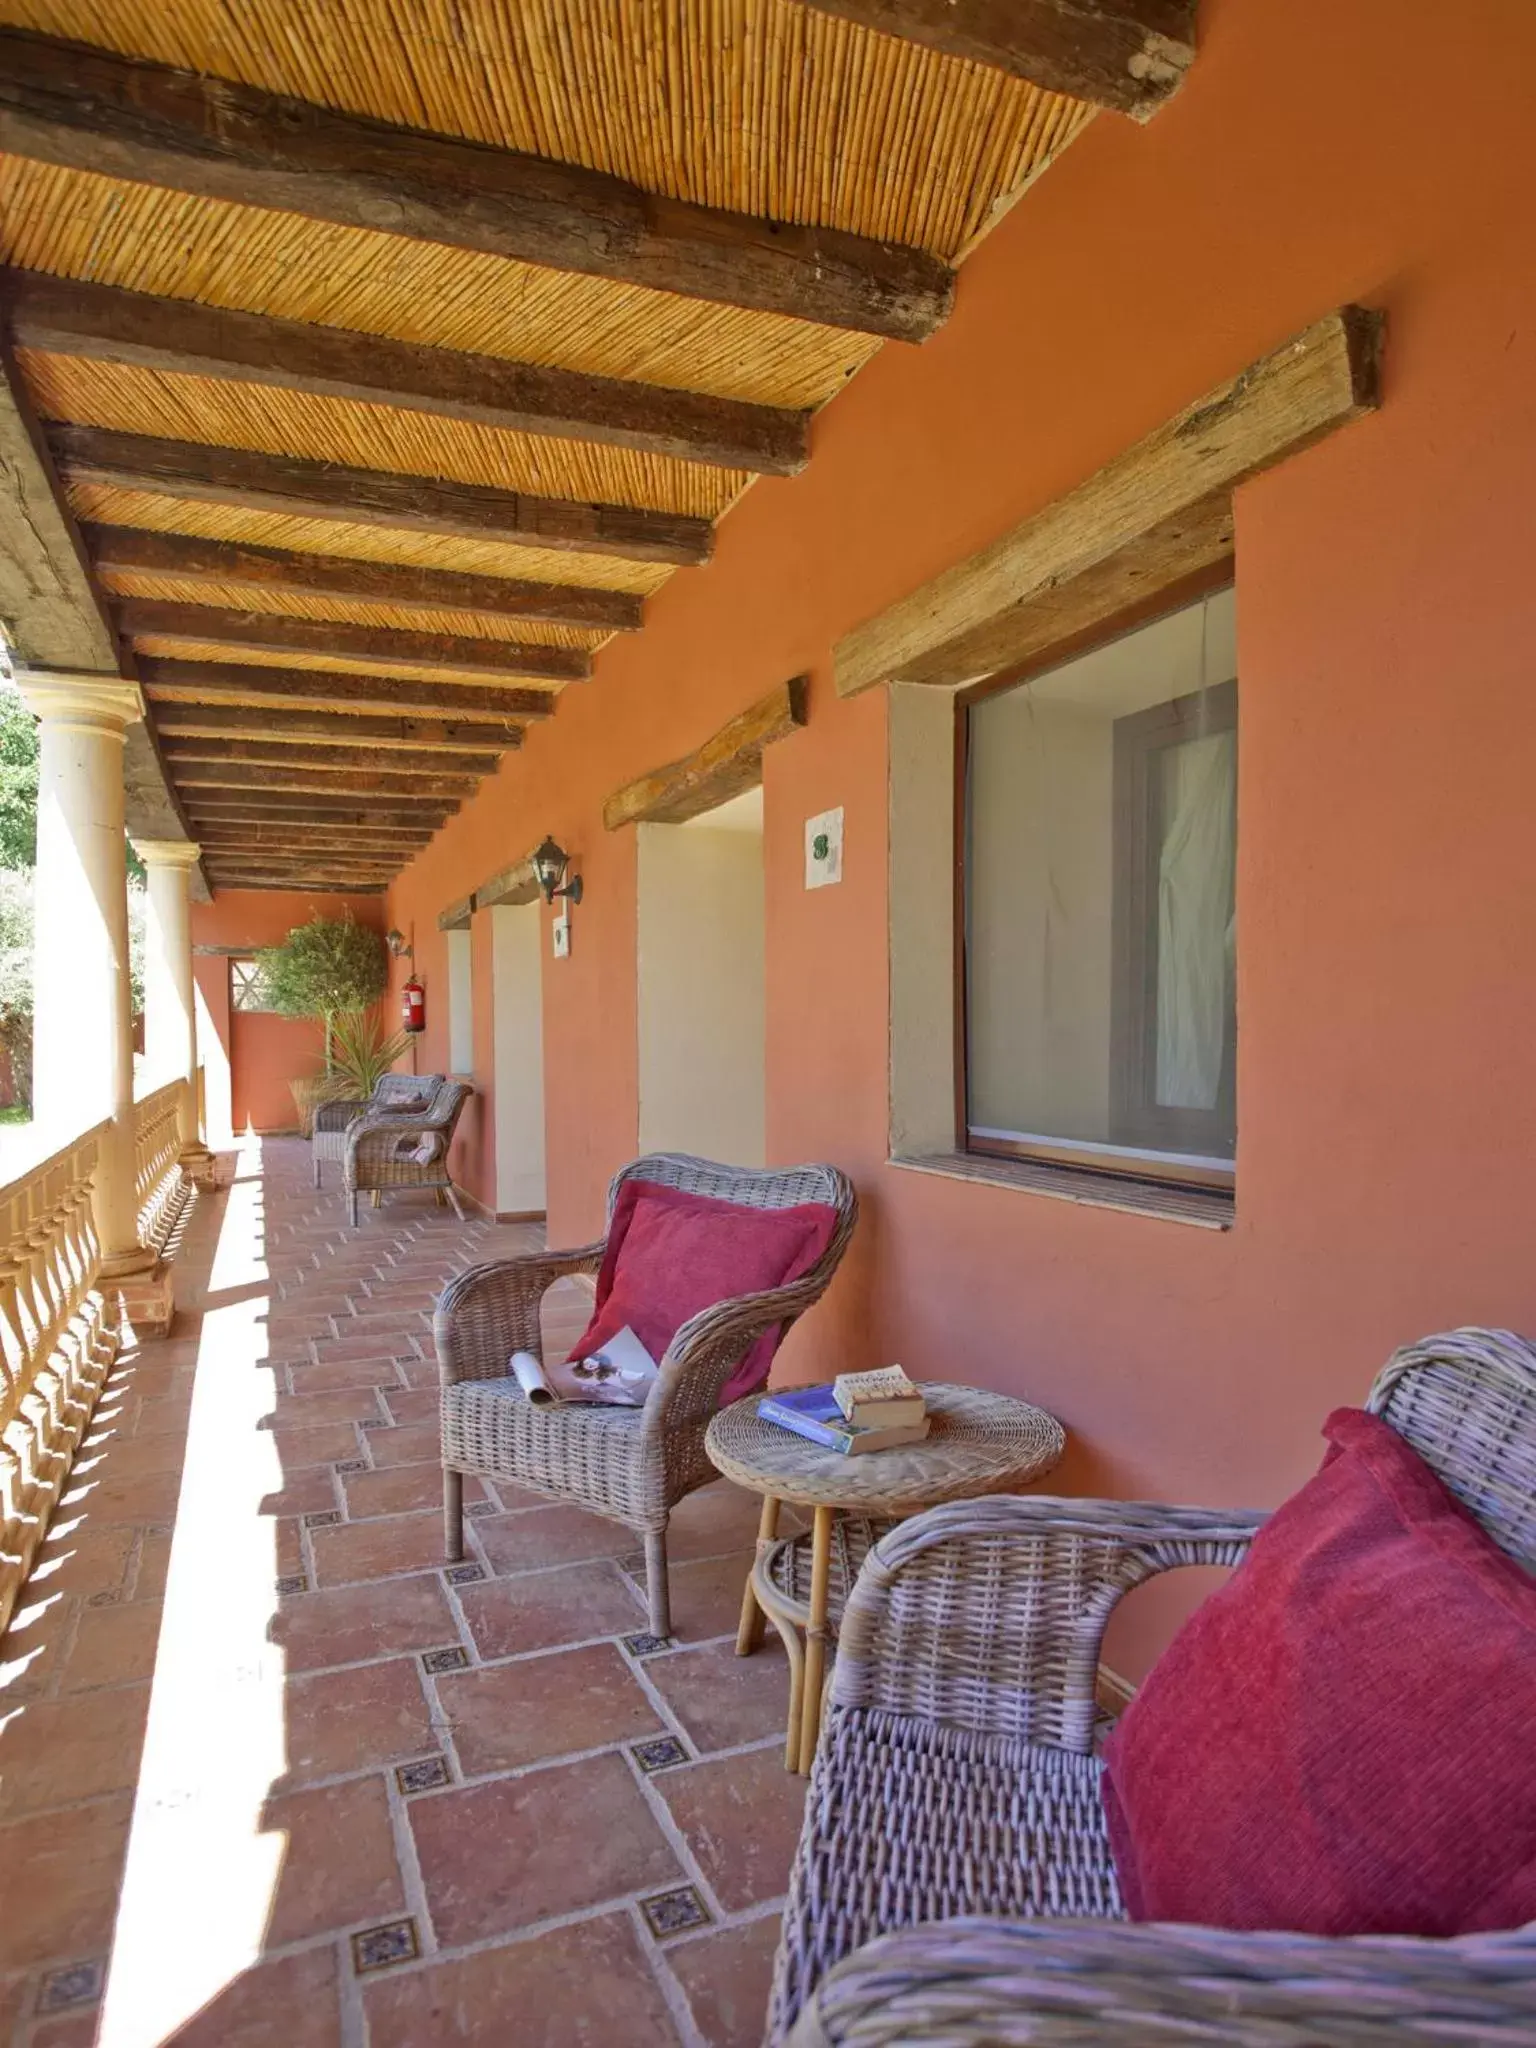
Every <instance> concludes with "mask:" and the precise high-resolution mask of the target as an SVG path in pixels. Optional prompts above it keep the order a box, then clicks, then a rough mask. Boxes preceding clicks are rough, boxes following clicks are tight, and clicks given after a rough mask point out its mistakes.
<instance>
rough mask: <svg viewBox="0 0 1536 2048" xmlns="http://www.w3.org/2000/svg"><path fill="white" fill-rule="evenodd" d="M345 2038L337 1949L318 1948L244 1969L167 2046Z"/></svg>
mask: <svg viewBox="0 0 1536 2048" xmlns="http://www.w3.org/2000/svg"><path fill="white" fill-rule="evenodd" d="M340 2041H341V2008H340V1999H339V1997H338V1992H337V1976H336V1951H335V1950H334V1949H333V1948H318V1949H310V1950H307V1951H306V1952H305V1953H304V1954H303V1955H297V1956H282V1957H279V1958H278V1959H277V1960H276V1961H274V1962H270V1963H258V1964H257V1965H256V1966H255V1968H254V1969H250V1970H245V1971H243V1972H242V1973H241V1975H240V1976H238V1977H236V1978H235V1979H234V1980H233V1982H231V1983H229V1984H227V1985H225V1987H224V1989H223V1990H222V1991H221V1992H220V1993H219V1995H218V1996H217V1998H212V1999H210V2000H209V2001H208V2003H207V2005H205V2006H204V2007H203V2009H202V2011H201V2012H200V2013H198V2014H197V2015H196V2016H195V2017H194V2018H192V2019H189V2020H188V2021H187V2023H186V2025H185V2026H181V2027H178V2028H177V2029H176V2031H175V2033H174V2034H171V2035H169V2036H168V2037H167V2039H166V2040H165V2042H164V2043H163V2044H162V2048H338V2044H339V2043H340ZM422 2048H426V2044H425V2043H423V2044H422Z"/></svg>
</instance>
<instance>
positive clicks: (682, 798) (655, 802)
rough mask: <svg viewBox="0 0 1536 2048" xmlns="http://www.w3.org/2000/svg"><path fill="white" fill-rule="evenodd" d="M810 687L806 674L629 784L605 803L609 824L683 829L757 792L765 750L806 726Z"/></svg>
mask: <svg viewBox="0 0 1536 2048" xmlns="http://www.w3.org/2000/svg"><path fill="white" fill-rule="evenodd" d="M808 689H809V678H808V677H806V676H795V677H794V678H793V679H792V680H791V681H790V682H787V683H781V684H780V685H779V687H778V688H777V689H776V690H770V691H769V692H768V694H767V695H766V696H765V697H759V698H758V700H757V702H756V703H755V704H749V705H748V706H747V708H746V710H745V711H741V712H738V713H737V715H736V716H735V717H734V718H732V719H729V720H727V722H726V723H725V724H724V725H722V726H721V728H720V730H719V731H718V732H715V733H711V735H710V736H709V738H708V739H707V740H706V741H705V742H704V744H703V745H702V746H701V747H696V748H695V749H694V751H693V752H692V753H691V754H685V755H684V756H683V758H682V759H681V760H680V761H669V762H668V763H667V764H666V766H665V767H663V768H654V769H652V770H651V772H650V773H649V774H648V775H641V776H639V777H637V778H636V780H635V781H633V782H627V783H625V785H624V787H623V788H622V789H616V790H615V791H614V792H613V794H612V796H610V797H609V799H608V801H607V802H606V803H605V804H604V805H603V823H604V825H605V826H606V827H607V828H608V830H609V831H610V832H616V831H617V830H618V829H619V827H620V826H621V825H634V824H640V823H650V824H657V825H681V824H685V823H686V822H687V820H688V819H689V818H697V817H701V816H702V815H703V814H704V812H706V811H712V810H715V809H717V808H718V806H719V805H721V804H723V803H729V802H730V800H731V798H732V797H733V796H740V795H741V794H742V793H743V791H745V790H748V789H755V788H756V787H757V785H758V784H759V783H760V782H761V781H762V779H763V749H764V748H765V747H767V746H771V745H772V744H773V742H774V741H775V740H781V739H783V738H785V737H786V735H787V734H789V733H792V732H795V731H798V729H799V728H800V727H801V726H802V725H804V724H805V718H806V694H807V691H808Z"/></svg>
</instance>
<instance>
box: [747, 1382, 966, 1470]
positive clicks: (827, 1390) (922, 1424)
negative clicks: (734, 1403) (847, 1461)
mask: <svg viewBox="0 0 1536 2048" xmlns="http://www.w3.org/2000/svg"><path fill="white" fill-rule="evenodd" d="M757 1412H758V1415H759V1417H760V1418H761V1419H762V1420H763V1421H764V1422H772V1423H776V1424H777V1425H778V1427H779V1428H780V1429H789V1430H793V1431H794V1433H795V1435H796V1436H803V1437H804V1438H805V1439H806V1441H807V1442H808V1443H813V1444H819V1445H820V1446H821V1448H822V1449H823V1450H824V1451H838V1452H841V1454H842V1455H843V1456H844V1457H854V1456H857V1455H859V1454H860V1453H862V1452H865V1451H889V1450H894V1449H896V1448H897V1447H898V1446H899V1445H901V1444H920V1443H921V1442H922V1441H923V1439H924V1437H926V1436H927V1434H928V1417H927V1416H926V1415H923V1416H921V1417H919V1418H918V1420H917V1421H915V1422H904V1423H893V1424H885V1425H877V1426H873V1427H871V1426H867V1425H865V1424H863V1423H856V1422H850V1421H849V1420H848V1418H847V1417H846V1416H845V1415H844V1413H843V1411H842V1409H841V1408H840V1407H839V1406H838V1403H837V1397H836V1395H835V1394H834V1393H833V1391H832V1388H831V1387H830V1386H821V1387H791V1388H789V1389H788V1390H787V1391H786V1392H784V1393H782V1394H764V1395H763V1396H762V1398H761V1399H760V1400H759V1402H758V1404H757Z"/></svg>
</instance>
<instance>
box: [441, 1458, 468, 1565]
mask: <svg viewBox="0 0 1536 2048" xmlns="http://www.w3.org/2000/svg"><path fill="white" fill-rule="evenodd" d="M443 1555H444V1557H446V1558H447V1560H448V1562H449V1563H450V1564H462V1562H463V1560H464V1474H463V1473H462V1472H455V1471H453V1470H452V1469H451V1468H450V1467H449V1466H447V1465H445V1466H444V1467H443Z"/></svg>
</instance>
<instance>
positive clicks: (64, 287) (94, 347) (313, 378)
mask: <svg viewBox="0 0 1536 2048" xmlns="http://www.w3.org/2000/svg"><path fill="white" fill-rule="evenodd" d="M0 297H3V300H4V304H5V309H6V317H7V319H8V322H9V325H10V331H11V336H12V339H13V340H14V341H15V343H16V344H17V345H18V346H19V347H23V348H29V349H39V350H43V351H45V352H47V353H48V354H50V355H63V356H85V357H88V358H89V359H90V360H91V361H93V362H106V363H122V364H127V365H130V366H131V367H133V368H135V369H141V370H154V371H157V372H162V373H169V374H171V375H175V376H193V377H214V378H218V379H220V380H221V381H223V382H233V383H243V384H258V385H263V386H269V387H277V388H279V389H282V390H287V391H301V392H305V393H308V394H310V395H312V396H315V397H324V398H346V399H352V400H356V401H360V402H362V403H365V404H371V405H387V406H392V407H395V408H396V409H398V410H400V411H404V412H420V413H428V414H432V415H434V416H435V417H438V418H442V419H450V420H460V421H466V422H469V423H471V424H473V425H476V426H484V427H494V428H498V429H502V430H504V431H509V432H512V433H523V434H545V435H556V436H560V437H563V438H566V439H570V440H581V441H599V442H602V443H604V444H605V445H607V446H610V447H617V448H636V449H640V450H642V451H643V452H644V453H646V454H651V455H666V456H670V457H673V458H674V459H677V460H680V461H685V462H702V463H707V464H709V465H711V466H712V467H715V468H720V469H738V470H747V471H749V472H751V473H752V474H754V475H759V476H795V475H798V473H799V472H800V471H801V470H802V469H804V467H805V464H806V461H807V458H808V453H809V449H808V416H807V415H806V414H805V413H798V412H788V411H784V410H782V409H780V408H777V407H774V406H765V405H745V404H743V403H742V402H741V401H740V400H737V399H729V398H705V397H701V396H700V395H699V394H698V393H696V392H691V391H668V390H665V389H663V388H662V387H661V386H659V385H655V384H642V383H630V382H626V381H624V380H623V379H620V378H617V377H588V376H584V375H581V374H580V373H578V372H575V371H571V370H559V369H551V368H548V367H545V366H543V365H539V364H533V363H514V362H508V361H506V360H505V358H503V357H500V356H488V355H474V354H468V353H464V352H461V351H459V350H457V349H446V348H431V347H428V346H426V345H425V344H424V343H421V342H410V341H393V340H390V339H388V338H387V337H385V336H382V335H376V334H364V333H361V332H359V331H358V330H356V329H353V328H345V327H319V326H313V325H311V324H310V323H309V322H308V321H303V320H277V319H273V318H271V317H270V316H268V315H266V314H262V313H246V312H232V311H229V310H227V309H226V308H223V307H218V306H204V305H199V304H198V303H197V301H196V300H193V299H182V298H156V297H154V296H153V295H151V294H150V293H147V292H132V291H122V290H119V289H118V288H116V287H115V286H112V285H103V284H88V283H85V282H83V281H81V280H79V279H75V278H59V277H50V276H48V275H47V274H46V273H44V272H42V271H35V270H9V271H5V272H3V273H0Z"/></svg>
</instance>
